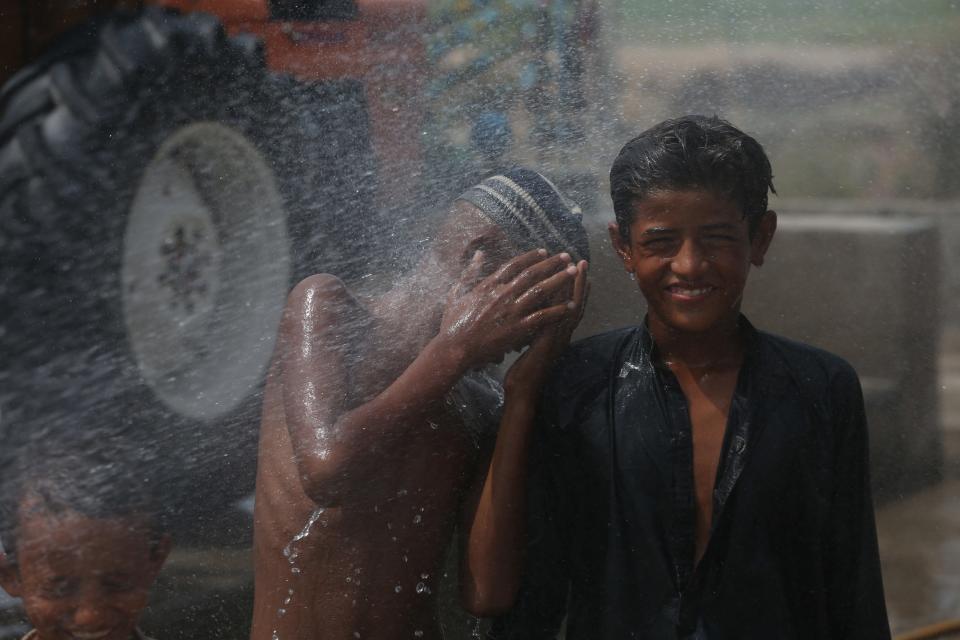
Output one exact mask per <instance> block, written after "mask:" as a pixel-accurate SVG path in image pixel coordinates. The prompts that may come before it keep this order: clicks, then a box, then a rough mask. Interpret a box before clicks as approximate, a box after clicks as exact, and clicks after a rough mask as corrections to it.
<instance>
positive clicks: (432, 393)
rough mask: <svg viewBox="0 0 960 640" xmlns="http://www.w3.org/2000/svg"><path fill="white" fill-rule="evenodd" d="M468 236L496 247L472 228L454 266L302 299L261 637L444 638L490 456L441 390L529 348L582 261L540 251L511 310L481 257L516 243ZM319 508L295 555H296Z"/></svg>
mask: <svg viewBox="0 0 960 640" xmlns="http://www.w3.org/2000/svg"><path fill="white" fill-rule="evenodd" d="M466 226H467V227H468V228H469V226H470V225H466ZM468 231H469V233H468V234H467V235H468V236H471V237H472V236H475V237H476V238H479V239H481V240H483V242H482V243H480V244H482V245H483V248H484V249H485V250H486V253H485V254H477V253H476V252H475V250H476V249H477V248H479V246H480V244H478V243H476V242H474V241H473V239H471V237H466V238H465V240H464V242H462V243H461V244H462V245H463V246H462V247H461V248H462V251H459V250H458V253H457V255H456V256H455V258H456V259H458V260H459V264H457V265H456V267H455V269H453V270H450V269H444V268H443V267H444V265H449V263H450V262H452V261H454V260H451V258H450V256H449V255H447V256H446V257H442V256H441V258H440V259H439V261H438V264H439V265H440V267H441V268H440V269H439V271H438V273H437V275H436V277H428V278H427V279H426V280H422V281H418V282H419V285H418V286H417V287H414V286H410V283H409V282H408V283H405V284H402V285H401V286H398V287H397V288H396V289H395V290H394V291H392V292H390V293H388V294H386V295H385V296H383V297H381V298H378V299H372V300H363V301H361V300H358V299H357V298H355V297H354V296H353V295H351V293H350V292H349V291H348V290H347V289H346V288H345V287H344V286H343V284H342V283H341V282H340V281H339V280H337V279H336V278H334V277H332V276H314V277H311V278H308V279H307V280H306V281H304V282H303V283H301V284H300V285H298V287H297V288H296V289H295V290H294V292H293V293H292V294H291V296H290V300H289V301H288V307H287V311H286V314H285V317H284V322H283V325H282V327H281V339H280V345H279V347H278V353H277V356H276V358H275V362H274V363H273V365H272V368H271V374H270V377H269V380H268V384H267V389H266V396H265V400H264V407H263V417H262V424H261V436H260V457H259V461H258V475H257V494H256V508H255V536H254V549H255V565H256V567H255V568H256V597H255V605H254V620H253V630H252V634H251V637H252V638H254V639H258V640H259V639H261V638H263V639H269V638H271V637H273V635H274V633H276V636H277V637H278V638H280V639H281V640H288V639H298V640H299V639H309V638H331V639H338V640H339V639H341V638H346V639H349V638H355V637H358V638H383V639H388V638H389V639H392V638H417V637H422V638H435V639H438V638H440V637H441V633H440V629H439V626H438V622H437V605H436V598H435V596H436V592H437V587H438V583H439V578H440V576H439V573H440V571H441V570H442V563H443V555H444V552H445V551H446V549H447V546H448V544H449V542H450V539H451V535H452V532H453V528H454V526H455V524H456V523H457V520H458V514H461V513H464V514H466V513H470V512H472V507H471V505H472V504H475V503H476V501H477V496H478V495H479V493H480V486H481V484H482V481H483V479H484V478H483V474H482V473H478V470H479V469H482V468H483V465H484V464H485V461H486V455H485V453H484V450H485V447H482V446H481V447H478V444H477V443H476V442H474V440H473V439H472V438H471V436H470V435H469V433H468V431H467V429H465V428H464V426H463V423H462V419H461V418H460V417H459V414H457V413H455V412H454V411H453V410H452V409H451V408H450V407H449V405H448V404H447V403H446V402H445V401H444V399H445V397H446V394H447V392H448V391H449V390H450V389H451V388H452V386H453V384H454V383H455V382H456V381H457V380H458V379H459V378H460V376H461V375H463V373H465V372H466V371H467V370H469V369H471V368H475V367H477V366H482V365H483V364H486V363H490V362H494V361H496V360H498V359H499V358H502V356H503V354H504V353H506V352H507V351H509V350H510V349H514V348H519V347H520V346H522V345H523V344H526V343H527V342H529V341H530V339H531V335H532V334H531V331H532V329H531V327H533V326H534V325H530V326H528V327H527V328H526V329H524V328H523V327H521V326H520V325H519V323H520V322H521V321H520V320H519V319H520V318H522V317H529V314H530V312H531V311H535V310H536V309H544V307H545V305H547V303H548V302H549V298H550V297H551V296H552V295H553V294H554V293H556V291H558V290H559V289H560V288H562V286H564V285H565V283H568V282H569V281H571V280H572V275H571V274H569V273H567V272H566V269H565V266H566V265H567V264H568V263H569V258H566V260H561V259H560V258H559V257H552V258H548V259H546V260H544V256H542V255H528V256H527V259H526V265H527V266H530V268H531V269H533V270H534V271H536V273H535V274H534V276H532V277H531V278H529V279H528V280H529V282H526V283H525V284H524V286H521V287H519V288H518V290H517V291H515V292H514V293H515V294H520V295H518V296H514V300H515V301H514V302H512V303H511V305H512V306H511V305H506V304H501V303H499V302H497V301H496V300H493V299H492V298H490V297H489V296H487V297H486V298H483V297H482V296H480V295H479V294H480V293H481V292H482V290H483V289H484V288H485V287H487V288H489V290H490V291H493V290H494V289H493V288H490V287H493V285H491V284H490V282H491V280H493V279H495V278H496V277H497V274H496V273H494V274H493V275H488V274H490V272H491V271H492V270H493V269H494V268H495V267H496V266H497V265H496V264H491V263H490V262H489V261H486V260H478V256H481V255H490V256H497V255H498V254H502V253H503V242H502V240H504V238H502V237H501V238H500V239H499V240H497V234H498V233H499V235H500V236H502V232H499V230H498V229H496V228H495V227H491V226H490V225H486V226H484V227H483V228H474V229H472V230H470V229H468ZM461 239H463V238H461ZM450 242H451V243H453V244H456V243H457V242H458V240H457V239H456V238H455V239H453V240H450ZM497 246H499V247H500V249H497V248H496V247H497ZM471 256H473V259H471ZM497 259H499V258H497ZM533 265H540V266H539V267H534V266H533ZM537 269H539V271H537ZM427 271H429V270H427ZM529 272H530V269H524V270H523V273H529ZM551 278H552V279H551ZM458 280H459V281H458ZM545 283H547V284H546V285H545ZM538 285H539V286H540V289H541V291H539V292H534V293H528V294H526V295H527V297H526V298H524V294H523V291H531V290H533V289H535V288H536V287H537V286H538ZM503 286H505V285H498V287H494V288H497V290H499V288H502V287H503ZM521 289H522V290H523V291H521ZM411 291H414V293H413V294H411ZM518 297H519V298H520V299H521V300H516V299H517V298H518ZM481 299H485V300H487V302H486V303H481ZM438 300H439V301H441V303H440V304H438V303H437V301H438ZM444 300H445V301H446V302H445V303H443V302H442V301H444ZM491 300H492V301H491ZM524 305H526V307H525V308H526V311H523V307H524ZM555 307H556V305H554V306H553V307H550V306H548V307H547V309H552V313H553V314H554V317H557V318H558V317H560V315H559V314H562V313H564V310H563V305H560V309H557V308H555ZM508 308H509V309H512V310H509V311H508ZM518 309H519V311H517V310H518ZM537 313H539V312H537ZM541 324H542V323H541ZM539 326H541V325H540V324H536V327H539ZM495 401H496V399H495V398H494V397H490V398H489V399H487V400H483V399H481V400H480V402H487V403H489V404H491V405H492V404H493V403H494V402H495ZM486 449H487V450H488V447H487V448H486ZM318 507H319V508H322V509H323V511H322V512H321V513H320V515H319V517H318V518H317V521H316V522H315V524H313V526H312V527H310V528H309V533H308V535H306V536H305V537H303V538H302V539H301V540H299V541H298V542H296V543H294V544H293V545H292V546H291V547H289V548H290V550H292V551H293V553H294V554H295V556H296V557H295V558H294V560H293V562H291V561H290V558H291V557H293V555H291V556H290V557H287V556H285V555H284V549H285V548H287V547H288V545H290V544H291V540H293V538H294V537H295V536H298V534H301V533H302V532H303V531H304V526H305V524H306V523H307V522H308V520H309V519H310V517H311V514H313V513H315V512H316V510H317V509H318ZM357 634H359V635H357Z"/></svg>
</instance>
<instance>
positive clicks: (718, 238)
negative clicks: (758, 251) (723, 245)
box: [707, 233, 737, 242]
mask: <svg viewBox="0 0 960 640" xmlns="http://www.w3.org/2000/svg"><path fill="white" fill-rule="evenodd" d="M707 240H709V241H711V242H735V241H736V240H737V239H736V238H735V237H734V236H732V235H730V234H728V233H711V234H709V235H708V236H707Z"/></svg>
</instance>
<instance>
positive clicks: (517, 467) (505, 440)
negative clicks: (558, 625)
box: [460, 261, 587, 616]
mask: <svg viewBox="0 0 960 640" xmlns="http://www.w3.org/2000/svg"><path fill="white" fill-rule="evenodd" d="M586 272H587V263H586V262H585V261H583V262H581V263H580V264H579V265H577V271H576V273H577V276H576V279H575V281H574V285H573V300H572V304H571V305H570V313H569V315H568V316H567V318H566V319H565V320H564V321H562V322H561V323H558V324H556V325H552V326H550V327H548V328H546V329H544V330H543V331H542V332H541V333H540V334H539V335H538V336H537V337H536V338H535V339H534V340H533V342H532V344H531V345H530V347H529V348H528V349H527V350H526V351H525V352H524V354H523V355H522V356H521V357H520V358H519V359H518V360H517V362H516V363H514V365H513V366H512V367H511V368H510V371H509V373H508V374H507V378H506V383H505V403H504V408H503V415H502V417H501V420H500V427H499V429H498V431H497V438H496V444H495V447H494V450H493V455H492V458H491V460H490V464H489V466H488V467H487V468H486V470H485V473H481V474H479V479H480V481H481V482H482V488H481V489H480V491H479V494H478V495H477V496H476V501H475V502H473V503H472V504H468V506H467V508H466V509H465V510H464V514H463V515H464V519H463V529H464V532H465V538H466V540H465V544H464V548H463V549H462V552H461V580H460V584H461V597H462V600H463V604H464V607H465V608H466V609H467V610H469V611H470V612H472V613H473V614H475V615H480V616H491V615H496V614H499V613H503V612H505V611H507V610H508V609H509V608H510V606H511V605H512V604H513V603H514V601H515V600H516V596H517V592H518V591H519V589H520V581H521V567H522V564H523V555H524V553H523V552H524V544H525V537H526V536H525V533H526V531H525V529H526V528H525V519H526V517H527V509H526V494H527V491H528V487H527V482H526V480H527V467H528V464H529V448H530V445H531V439H532V431H533V426H534V419H535V418H536V406H537V403H538V401H539V399H540V395H541V389H542V387H543V383H544V382H545V378H546V376H547V374H548V373H549V371H550V369H551V367H552V366H553V364H554V363H555V361H556V359H557V358H558V357H559V355H560V353H562V351H563V350H564V349H565V348H566V346H567V345H568V344H569V342H570V336H571V334H572V333H573V330H574V329H575V328H576V325H577V323H578V322H579V320H580V317H581V316H582V314H583V309H584V303H585V298H586V289H587V287H586Z"/></svg>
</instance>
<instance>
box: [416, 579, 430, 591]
mask: <svg viewBox="0 0 960 640" xmlns="http://www.w3.org/2000/svg"><path fill="white" fill-rule="evenodd" d="M417 593H427V594H429V593H430V587H428V586H427V585H425V584H424V583H422V582H418V583H417Z"/></svg>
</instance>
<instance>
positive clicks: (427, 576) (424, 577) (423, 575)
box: [420, 573, 430, 580]
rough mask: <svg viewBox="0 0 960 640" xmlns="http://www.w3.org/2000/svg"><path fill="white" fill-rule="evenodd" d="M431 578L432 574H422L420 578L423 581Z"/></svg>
mask: <svg viewBox="0 0 960 640" xmlns="http://www.w3.org/2000/svg"><path fill="white" fill-rule="evenodd" d="M429 577H430V574H429V573H421V574H420V578H421V579H423V580H426V579H427V578H429Z"/></svg>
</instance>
